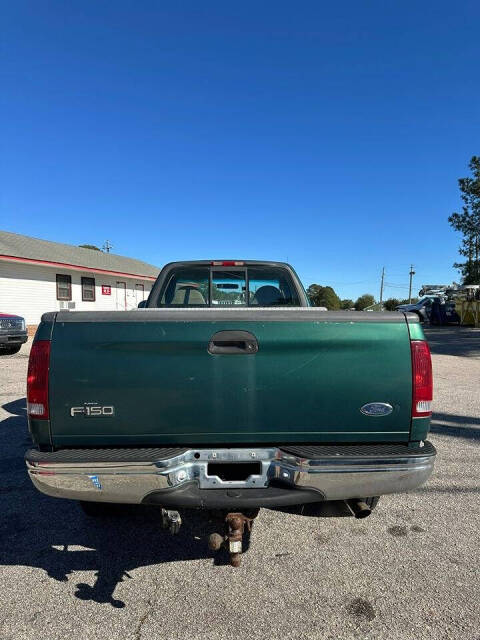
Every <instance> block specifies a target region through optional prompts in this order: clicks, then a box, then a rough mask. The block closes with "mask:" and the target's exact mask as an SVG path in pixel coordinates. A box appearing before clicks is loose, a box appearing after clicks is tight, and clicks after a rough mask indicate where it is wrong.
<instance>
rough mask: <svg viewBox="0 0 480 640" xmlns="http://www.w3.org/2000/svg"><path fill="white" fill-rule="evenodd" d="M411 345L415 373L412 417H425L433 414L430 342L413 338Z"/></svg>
mask: <svg viewBox="0 0 480 640" xmlns="http://www.w3.org/2000/svg"><path fill="white" fill-rule="evenodd" d="M410 347H411V350H412V375H413V397H412V417H416V418H425V417H428V416H430V415H431V414H432V399H433V376H432V358H431V357H430V349H429V347H428V344H427V343H426V342H424V341H423V340H412V341H411V342H410Z"/></svg>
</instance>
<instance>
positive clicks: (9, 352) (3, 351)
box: [0, 345, 22, 356]
mask: <svg viewBox="0 0 480 640" xmlns="http://www.w3.org/2000/svg"><path fill="white" fill-rule="evenodd" d="M21 348H22V345H18V347H7V348H6V349H0V355H2V356H13V354H14V353H18V352H19V351H20V349H21Z"/></svg>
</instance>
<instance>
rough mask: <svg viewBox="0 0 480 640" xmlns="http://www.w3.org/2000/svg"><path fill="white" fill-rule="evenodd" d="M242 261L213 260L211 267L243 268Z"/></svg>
mask: <svg viewBox="0 0 480 640" xmlns="http://www.w3.org/2000/svg"><path fill="white" fill-rule="evenodd" d="M243 264H244V263H243V261H242V260H214V261H213V262H212V267H243Z"/></svg>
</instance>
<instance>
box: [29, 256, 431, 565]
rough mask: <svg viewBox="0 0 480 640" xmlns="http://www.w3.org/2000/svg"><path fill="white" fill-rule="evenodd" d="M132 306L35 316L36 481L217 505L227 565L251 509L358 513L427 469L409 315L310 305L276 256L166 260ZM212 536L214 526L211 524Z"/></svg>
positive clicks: (421, 386)
mask: <svg viewBox="0 0 480 640" xmlns="http://www.w3.org/2000/svg"><path fill="white" fill-rule="evenodd" d="M142 306H144V308H140V309H136V310H133V311H108V312H102V311H96V312H85V311H79V312H71V311H59V312H52V313H47V314H45V315H44V316H43V318H42V322H41V324H40V326H39V327H38V330H37V333H36V336H35V340H34V343H33V346H32V350H31V355H30V361H29V369H28V390H27V396H28V397H27V401H28V416H29V428H30V432H31V435H32V438H33V442H34V445H35V447H34V448H32V449H30V450H28V451H27V453H26V456H25V457H26V463H27V467H28V472H29V475H30V478H31V479H32V481H33V483H34V485H35V486H36V487H37V488H38V489H39V490H40V491H42V492H44V493H46V494H48V495H50V496H55V497H60V498H70V499H74V500H79V501H80V503H81V504H82V506H83V507H84V509H85V510H86V511H87V513H89V514H93V513H102V509H105V508H106V507H107V505H106V504H105V503H138V504H139V503H142V504H148V505H158V506H159V507H161V508H162V516H163V520H164V522H165V524H166V525H168V526H169V528H170V530H171V531H172V532H175V531H177V530H178V527H179V524H180V522H181V519H180V515H179V513H178V511H176V510H177V509H183V508H203V509H211V510H215V511H216V512H217V513H218V512H220V513H222V514H226V515H225V518H224V520H225V523H226V533H224V534H222V535H220V534H217V533H216V534H214V535H213V537H211V540H210V544H211V546H212V548H218V547H220V546H221V545H222V544H224V543H225V544H226V545H227V547H228V548H229V550H230V552H231V554H232V563H233V564H235V563H238V561H239V560H238V559H239V553H240V552H241V538H242V534H243V531H244V528H245V527H247V528H249V527H250V526H251V522H252V519H253V517H254V516H255V514H256V513H257V512H258V509H259V508H261V507H268V508H277V509H283V510H300V511H302V512H304V513H309V514H316V515H327V514H328V515H332V514H334V515H335V514H338V515H344V514H345V513H348V514H351V515H355V516H356V517H365V516H366V515H368V514H369V513H370V512H371V510H372V509H373V507H374V506H375V505H376V503H377V501H378V497H379V496H380V495H382V494H387V493H398V492H402V491H408V490H410V489H414V488H415V487H418V486H419V485H421V484H422V483H423V482H425V481H426V480H427V478H428V477H429V476H430V474H431V472H432V470H433V464H434V459H435V449H434V447H433V445H432V444H430V443H429V442H428V441H427V440H426V438H427V434H428V431H429V427H430V417H431V400H432V369H431V359H430V352H429V348H428V344H427V342H426V341H425V337H424V335H423V332H422V328H421V326H420V324H419V321H418V317H417V316H416V315H415V314H409V313H400V312H392V313H364V312H350V311H342V312H337V311H331V312H329V311H321V310H319V309H317V308H315V307H311V306H310V305H309V302H308V299H307V296H306V294H305V291H304V289H303V287H302V285H301V283H300V281H299V279H298V277H297V275H296V274H295V272H294V271H293V269H292V268H291V267H290V266H289V265H287V264H285V263H278V262H259V261H250V260H245V261H236V260H235V261H234V260H218V261H195V262H175V263H171V264H168V265H167V266H165V267H164V268H163V270H162V271H161V273H160V275H159V277H158V279H157V282H156V283H155V285H154V286H153V288H152V291H151V293H150V296H149V298H148V301H147V302H146V304H145V305H142ZM215 536H216V537H215Z"/></svg>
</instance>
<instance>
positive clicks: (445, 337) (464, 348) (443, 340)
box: [423, 325, 480, 358]
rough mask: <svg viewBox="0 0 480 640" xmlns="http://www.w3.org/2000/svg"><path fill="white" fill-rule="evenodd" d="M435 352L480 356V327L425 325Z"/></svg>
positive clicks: (439, 353)
mask: <svg viewBox="0 0 480 640" xmlns="http://www.w3.org/2000/svg"><path fill="white" fill-rule="evenodd" d="M423 330H424V333H425V336H426V338H427V340H428V344H429V346H430V351H431V352H432V353H433V354H437V355H445V356H463V357H474V358H480V329H475V328H473V327H463V326H446V327H432V326H428V325H426V326H424V328H423Z"/></svg>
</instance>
